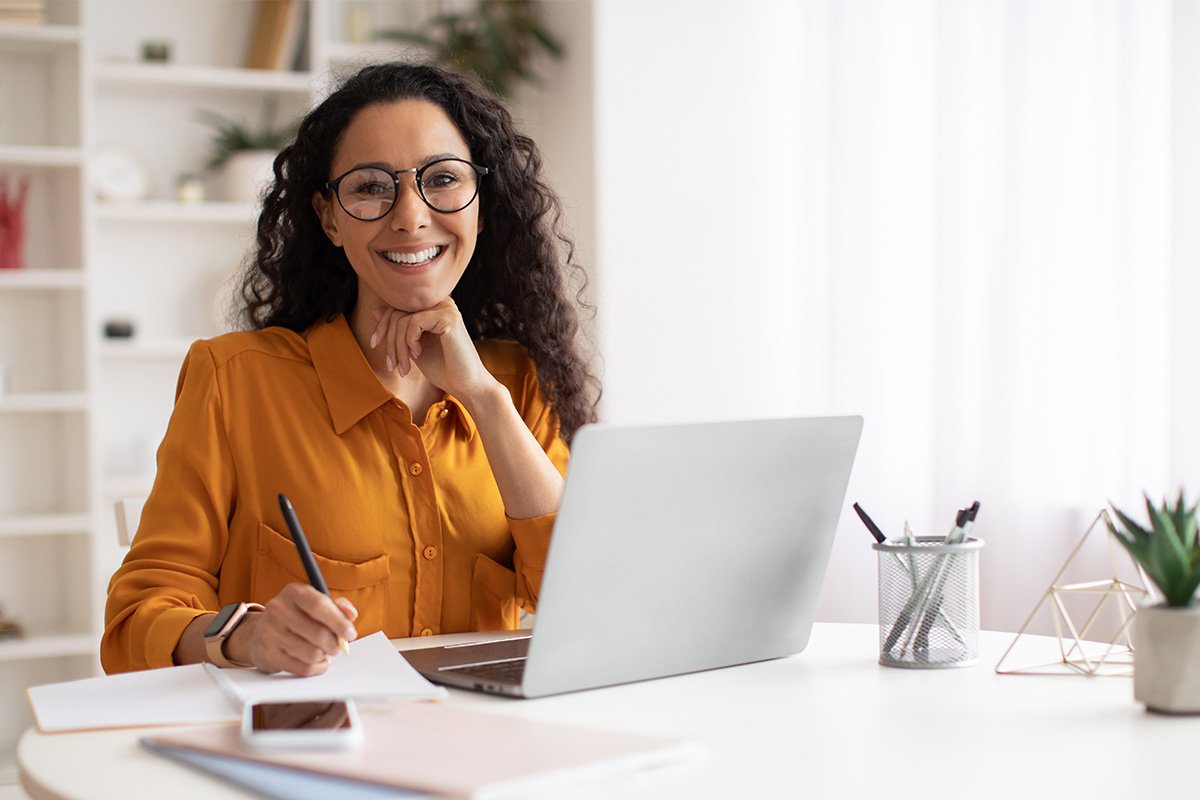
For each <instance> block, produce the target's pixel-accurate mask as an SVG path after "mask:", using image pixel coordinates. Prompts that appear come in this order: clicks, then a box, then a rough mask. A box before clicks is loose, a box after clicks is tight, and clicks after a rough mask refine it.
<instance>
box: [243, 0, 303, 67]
mask: <svg viewBox="0 0 1200 800" xmlns="http://www.w3.org/2000/svg"><path fill="white" fill-rule="evenodd" d="M304 13H305V8H304V2H303V0H258V2H257V5H256V7H255V12H254V27H253V28H252V29H251V32H250V43H249V46H248V47H247V50H246V66H247V67H248V68H249V69H273V70H286V69H292V68H294V66H295V65H296V63H297V61H298V60H299V57H300V51H301V49H302V48H301V39H302V34H303V31H304V27H305V26H304V25H303V24H302V21H303V17H304Z"/></svg>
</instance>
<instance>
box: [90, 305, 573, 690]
mask: <svg viewBox="0 0 1200 800" xmlns="http://www.w3.org/2000/svg"><path fill="white" fill-rule="evenodd" d="M477 347H478V350H479V354H480V357H481V359H482V361H483V364H484V366H485V367H487V369H488V370H489V371H490V372H491V373H492V374H493V375H494V376H495V377H496V379H497V380H498V381H500V382H501V383H502V384H504V386H506V387H507V388H508V391H509V393H510V394H511V396H512V400H513V403H514V404H515V406H516V408H517V410H518V411H519V412H520V413H521V416H522V418H523V419H524V420H525V422H526V424H527V425H528V426H529V429H530V430H531V431H532V432H533V435H534V436H535V437H536V438H537V440H538V442H540V443H541V445H542V447H543V449H544V450H545V451H546V453H547V454H548V455H549V457H550V459H551V461H553V463H554V464H555V466H556V467H558V469H559V471H560V472H563V473H565V471H566V465H567V459H568V452H567V446H566V444H565V443H564V442H563V440H562V439H561V438H559V436H558V435H557V427H556V425H555V423H554V421H553V414H552V412H551V409H550V407H549V405H548V404H547V402H546V400H545V398H544V397H543V395H542V394H541V391H540V388H539V385H538V381H537V375H536V372H535V369H534V365H533V362H532V361H531V360H530V358H529V357H528V355H527V354H526V353H525V351H524V350H523V349H522V348H521V347H520V346H519V345H517V344H515V343H512V342H502V341H481V342H478V343H477ZM279 492H283V493H284V494H286V495H287V496H288V498H289V499H290V500H291V501H292V504H293V505H294V506H295V508H296V514H297V516H298V517H299V518H300V522H301V524H302V525H303V526H304V532H305V533H306V534H307V536H308V540H309V544H310V545H311V546H312V549H313V552H314V554H315V556H316V560H317V564H318V566H320V568H321V572H322V573H323V575H324V577H325V581H326V583H327V584H328V585H329V590H330V592H331V593H332V594H333V595H334V596H343V597H347V598H349V599H350V601H351V602H353V603H354V605H355V607H356V608H357V609H358V611H359V617H358V619H357V620H356V622H355V627H356V628H357V629H358V632H359V635H360V636H362V635H366V634H369V633H373V632H375V631H380V630H382V631H384V632H385V633H386V634H387V635H388V636H389V637H398V636H413V635H421V634H423V635H430V634H435V633H453V632H458V631H467V630H497V629H511V628H515V627H517V622H518V617H519V612H520V610H521V609H525V610H528V611H531V612H532V611H533V604H534V602H535V601H536V598H537V593H538V588H539V585H540V583H541V576H542V570H543V568H544V566H545V559H546V551H547V548H548V546H549V542H550V529H551V526H552V524H553V521H554V514H548V515H545V516H542V517H537V518H535V519H524V520H517V519H511V518H509V517H507V516H506V515H505V513H504V503H503V501H502V499H501V497H500V492H499V490H498V489H497V487H496V482H495V479H494V477H493V476H492V473H491V469H490V467H489V465H488V460H487V456H486V455H485V453H484V450H483V444H482V441H481V437H480V436H479V435H477V433H476V430H475V422H474V421H473V420H472V419H471V417H470V415H469V414H468V413H467V411H466V409H465V408H464V407H463V406H462V404H461V403H459V402H458V401H457V400H456V399H455V398H454V397H452V396H449V395H447V396H445V397H444V398H443V400H441V401H440V402H438V403H435V404H434V405H433V406H432V407H431V408H430V409H429V413H428V414H427V415H426V417H425V419H424V421H422V422H421V423H420V424H419V425H418V424H415V423H414V421H413V419H412V414H411V412H410V411H409V409H408V407H407V406H406V405H405V404H404V403H402V402H401V401H399V400H397V399H396V398H395V397H393V396H392V394H391V393H390V392H388V391H387V390H386V389H385V388H384V387H383V385H382V384H381V383H380V382H379V380H378V379H377V378H376V377H375V374H374V373H373V372H372V370H371V367H370V366H369V365H368V363H367V360H366V357H365V356H364V355H363V353H362V351H361V350H360V349H359V346H358V343H357V342H356V341H355V339H354V335H353V334H352V333H351V331H350V328H349V325H348V324H347V322H346V320H345V318H343V317H338V318H337V319H335V320H334V321H333V322H330V323H325V322H320V323H318V324H316V325H314V326H313V327H312V328H310V329H309V330H308V331H306V332H305V333H303V334H298V333H294V332H292V331H289V330H286V329H282V328H267V329H265V330H262V331H255V332H249V333H232V334H227V335H224V336H219V337H217V338H215V339H211V340H208V341H200V342H196V343H195V344H193V345H192V348H191V350H190V352H189V353H188V356H187V360H186V361H185V363H184V365H183V369H182V371H181V373H180V376H179V384H178V386H177V388H176V397H175V409H174V411H173V412H172V415H171V421H170V424H169V425H168V426H167V432H166V435H165V437H164V438H163V441H162V445H161V446H160V448H159V451H158V474H157V476H156V478H155V481H154V488H153V490H152V491H151V493H150V496H149V498H148V499H147V500H146V504H145V507H144V509H143V511H142V516H141V523H140V525H139V527H138V532H137V536H136V537H135V539H134V541H133V546H132V547H131V548H130V550H129V552H128V554H127V555H126V557H125V560H124V563H123V564H122V565H121V567H120V569H118V570H117V572H116V573H115V574H114V575H113V577H112V581H111V582H110V584H109V589H108V605H107V608H106V610H105V625H106V628H105V632H104V637H103V639H102V641H101V646H100V657H101V662H102V663H103V665H104V669H105V671H106V672H109V673H113V672H124V671H127V670H135V669H146V668H151V667H164V666H169V665H171V664H172V663H173V661H172V653H173V651H174V649H175V646H176V644H177V643H178V641H179V637H180V636H181V635H182V633H183V630H184V628H186V627H187V626H188V624H189V623H190V622H191V621H192V620H193V619H194V618H195V617H196V616H198V615H200V614H204V613H207V612H212V611H216V610H218V609H220V608H221V606H223V605H225V604H226V603H231V602H236V601H239V600H242V601H255V602H259V603H265V602H267V601H268V600H270V599H271V598H272V597H274V596H275V595H276V594H277V593H278V592H279V591H280V590H281V589H282V588H283V587H284V586H285V585H286V584H288V583H291V582H295V581H301V582H304V581H306V580H307V579H306V577H305V572H304V568H303V567H302V566H301V563H300V559H299V556H298V555H297V554H296V548H295V545H293V543H292V540H291V537H290V536H289V535H288V533H287V526H286V525H285V523H284V521H283V515H282V514H281V513H280V511H279V506H278V503H277V501H276V495H277V494H278V493H279Z"/></svg>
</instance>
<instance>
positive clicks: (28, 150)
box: [0, 144, 83, 169]
mask: <svg viewBox="0 0 1200 800" xmlns="http://www.w3.org/2000/svg"><path fill="white" fill-rule="evenodd" d="M0 164H5V165H7V166H13V167H72V168H76V169H78V168H79V167H80V166H82V165H83V150H81V149H80V148H78V147H53V146H39V145H21V144H7V145H0Z"/></svg>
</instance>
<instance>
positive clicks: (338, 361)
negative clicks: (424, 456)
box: [305, 314, 475, 441]
mask: <svg viewBox="0 0 1200 800" xmlns="http://www.w3.org/2000/svg"><path fill="white" fill-rule="evenodd" d="M305 336H306V338H307V340H308V352H309V354H310V355H311V356H312V362H313V368H314V369H315V370H316V372H317V379H318V380H319V381H320V382H321V390H322V391H323V392H324V393H325V402H326V403H327V404H328V405H329V416H330V418H331V419H332V420H333V430H334V432H335V433H337V435H338V436H341V435H342V434H343V433H345V432H346V431H348V430H350V428H352V427H354V426H355V425H357V424H358V423H359V421H360V420H362V418H363V417H365V416H367V415H368V414H370V413H371V412H372V411H374V410H375V409H377V408H379V407H380V406H382V405H384V404H385V403H390V402H391V401H392V400H394V399H395V398H393V397H392V393H391V392H389V391H388V390H387V389H385V388H383V384H382V383H380V382H379V379H378V378H376V377H375V373H374V371H373V370H372V369H371V365H370V364H368V363H367V357H366V356H365V355H364V354H363V351H362V349H361V348H360V347H359V346H358V341H357V340H356V339H355V338H354V333H353V331H351V330H350V324H349V322H347V321H346V317H345V316H343V315H340V314H339V315H338V316H337V317H335V318H334V320H333V321H332V322H325V321H324V320H321V321H319V322H317V323H316V324H314V325H313V326H312V327H311V328H309V329H308V332H307V333H306V334H305ZM445 404H446V407H447V408H450V409H452V411H451V413H453V414H454V419H455V423H456V424H457V425H458V427H459V430H461V431H462V434H463V436H464V437H465V438H466V439H467V441H470V440H471V439H473V438H474V437H475V420H474V419H472V418H471V415H470V414H469V413H468V412H467V408H466V406H464V405H463V403H462V401H461V400H459V399H458V398H457V397H455V396H454V395H451V394H447V395H446V398H445ZM414 422H415V423H416V424H418V425H420V424H421V422H423V420H414Z"/></svg>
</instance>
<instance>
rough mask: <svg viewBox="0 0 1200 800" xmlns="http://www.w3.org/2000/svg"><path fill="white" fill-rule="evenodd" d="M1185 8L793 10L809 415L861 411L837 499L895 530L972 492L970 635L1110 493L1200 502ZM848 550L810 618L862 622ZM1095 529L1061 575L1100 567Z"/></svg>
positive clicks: (1193, 82) (1192, 38)
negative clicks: (977, 547) (856, 442)
mask: <svg viewBox="0 0 1200 800" xmlns="http://www.w3.org/2000/svg"><path fill="white" fill-rule="evenodd" d="M1196 6H1197V4H1196V3H1194V2H1190V1H1189V2H1187V3H1174V4H1173V3H1171V2H1169V1H1168V0H1123V1H1121V0H1053V1H1052V2H1046V1H1045V0H1024V1H1023V2H1022V1H1019V0H1005V1H1001V0H942V1H941V2H936V1H934V0H925V1H922V0H910V1H908V2H902V3H887V2H872V1H870V0H829V2H808V3H805V4H803V5H802V6H801V10H800V24H799V26H798V30H799V31H800V32H801V36H800V38H799V41H798V44H799V55H798V58H799V64H798V65H797V68H798V75H799V76H800V78H799V82H798V86H799V93H800V107H801V108H802V109H803V110H804V111H803V113H802V115H801V117H802V123H801V132H800V143H801V147H800V153H801V156H800V164H799V170H800V175H801V180H800V186H801V187H803V192H804V199H803V206H804V208H803V213H802V214H801V224H800V238H801V254H802V256H803V260H804V262H805V265H806V267H805V269H804V271H803V274H804V276H805V285H804V286H803V287H802V289H801V296H802V297H803V298H804V310H805V317H806V318H807V323H806V330H805V332H804V336H805V342H806V343H805V345H804V347H803V354H804V358H803V360H802V363H803V364H804V365H805V371H806V372H807V373H808V374H810V375H814V376H819V377H817V379H816V380H814V382H813V383H814V384H815V385H816V386H819V387H821V388H820V389H819V390H814V391H819V392H822V393H823V394H824V396H819V395H815V396H813V397H810V398H808V402H809V406H808V408H809V409H810V410H818V409H821V408H825V409H830V410H840V411H848V412H849V411H853V412H858V413H862V414H864V416H865V417H866V419H867V427H866V431H865V434H864V439H863V447H862V450H861V451H860V458H859V461H858V464H857V466H856V472H855V476H854V478H853V481H852V485H851V493H852V494H851V497H850V498H849V500H858V501H859V502H861V503H862V504H863V505H864V507H866V508H867V509H868V510H869V511H870V512H871V513H872V514H873V515H874V516H875V517H876V518H877V520H878V521H879V522H880V523H881V524H884V526H885V527H886V528H887V529H888V530H889V532H890V533H893V534H899V532H900V530H901V528H902V525H903V522H904V521H905V520H906V519H907V520H909V521H911V523H912V525H913V527H914V529H915V530H916V531H917V532H918V533H925V534H938V535H940V534H944V533H945V532H946V531H947V530H948V529H949V528H950V527H951V524H952V521H953V517H954V512H955V510H956V509H958V508H961V507H965V506H966V505H969V504H970V503H971V502H972V501H973V500H976V499H978V500H979V501H980V502H981V512H980V516H979V520H978V522H977V527H976V532H977V534H978V535H979V536H981V537H982V538H985V539H986V540H987V547H986V549H985V550H984V552H983V555H982V560H981V569H982V583H983V591H982V598H983V600H982V602H983V624H984V626H985V627H990V628H997V629H1007V630H1016V629H1017V628H1018V627H1019V626H1020V625H1021V624H1022V622H1023V621H1024V619H1025V617H1026V615H1027V614H1028V613H1029V612H1030V611H1031V609H1032V608H1033V605H1034V603H1035V602H1036V601H1037V600H1038V599H1039V597H1040V595H1041V592H1043V591H1044V590H1045V589H1046V587H1047V586H1048V585H1049V583H1050V581H1051V579H1052V578H1054V576H1055V573H1056V571H1057V569H1058V567H1059V566H1060V565H1061V564H1062V563H1063V561H1064V560H1065V559H1066V557H1067V555H1068V554H1069V553H1070V551H1071V549H1072V548H1073V547H1074V546H1075V544H1076V542H1077V541H1078V539H1079V537H1080V536H1081V535H1082V534H1083V531H1084V529H1085V528H1086V527H1087V525H1088V523H1089V522H1090V521H1091V520H1092V519H1093V518H1094V517H1095V515H1096V513H1097V512H1098V510H1099V509H1100V508H1101V507H1102V506H1103V505H1104V504H1105V503H1106V502H1107V501H1110V500H1111V501H1112V502H1114V503H1116V504H1118V505H1120V506H1121V507H1122V508H1127V509H1128V508H1133V509H1134V510H1137V511H1139V513H1143V514H1144V512H1142V511H1140V498H1141V493H1142V492H1143V491H1148V492H1149V493H1150V494H1151V495H1152V496H1154V497H1155V498H1161V497H1162V496H1163V494H1164V493H1167V492H1169V493H1172V494H1173V493H1174V492H1175V491H1176V490H1177V489H1178V488H1179V487H1180V486H1185V487H1187V488H1188V489H1189V490H1190V494H1191V496H1192V497H1193V498H1195V497H1196V496H1197V494H1200V462H1198V461H1197V458H1196V456H1195V454H1194V453H1193V452H1191V451H1194V450H1195V449H1196V448H1198V447H1200V428H1198V426H1197V422H1196V420H1197V417H1200V402H1197V400H1198V399H1200V392H1198V391H1197V389H1198V388H1200V384H1198V382H1197V377H1196V374H1197V367H1198V365H1200V358H1198V356H1200V352H1198V350H1200V348H1198V346H1197V337H1198V336H1200V328H1198V327H1197V325H1196V324H1195V314H1196V309H1197V301H1198V300H1200V291H1198V280H1197V277H1196V275H1197V273H1200V264H1198V263H1197V261H1196V259H1195V257H1196V255H1197V253H1198V249H1197V247H1196V244H1195V235H1194V234H1192V233H1191V232H1190V231H1191V229H1194V228H1197V227H1200V219H1197V217H1196V216H1195V214H1196V212H1197V210H1198V206H1197V203H1196V198H1195V194H1196V191H1197V189H1196V186H1197V183H1198V182H1197V169H1196V165H1195V163H1194V162H1195V161H1196V160H1197V157H1196V156H1195V155H1194V152H1195V151H1196V149H1197V148H1198V147H1200V139H1198V138H1196V136H1195V134H1196V133H1197V125H1196V120H1195V117H1196V106H1197V104H1198V103H1200V95H1198V94H1197V88H1198V87H1197V83H1198V81H1197V78H1196V77H1195V75H1196V72H1197V67H1198V60H1197V58H1196V57H1195V56H1194V55H1192V54H1193V53H1194V52H1196V51H1197V50H1198V49H1200V48H1198V47H1197V45H1200V36H1197V30H1198V28H1197V18H1198V17H1200V13H1198V12H1197V9H1196ZM844 527H845V526H844V525H843V528H844ZM860 538H861V541H859V540H857V539H854V538H853V537H851V538H847V537H846V536H845V535H843V536H842V537H841V538H840V540H839V542H838V546H837V548H836V552H835V558H834V563H833V565H832V568H831V577H833V578H834V581H833V582H832V585H828V586H827V589H826V593H825V596H824V598H823V601H822V609H821V611H822V616H823V617H824V618H826V619H861V620H864V621H873V620H874V617H875V609H874V606H873V601H874V597H873V594H872V593H871V591H870V589H869V586H870V582H871V581H872V580H873V574H874V562H873V560H872V559H869V558H868V557H867V556H866V554H865V553H864V552H863V551H864V550H865V549H866V544H867V541H868V540H867V539H866V534H865V533H863V534H862V536H861V537H860ZM1106 539H1107V537H1105V536H1098V537H1096V541H1095V542H1091V540H1090V539H1089V546H1088V547H1087V548H1085V550H1084V552H1083V553H1082V554H1081V556H1080V559H1079V560H1078V561H1077V562H1076V569H1075V570H1074V572H1073V573H1072V575H1073V577H1074V579H1077V580H1078V579H1087V578H1103V577H1106V576H1107V575H1108V574H1111V571H1112V569H1111V566H1110V565H1109V563H1108V550H1107V542H1106ZM846 586H857V587H859V588H860V589H863V590H862V591H850V592H847V591H845V587H846ZM1048 620H1049V617H1046V620H1039V621H1038V622H1037V623H1036V624H1035V628H1037V629H1039V630H1040V631H1041V632H1049V633H1052V632H1053V629H1052V627H1049V625H1048Z"/></svg>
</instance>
